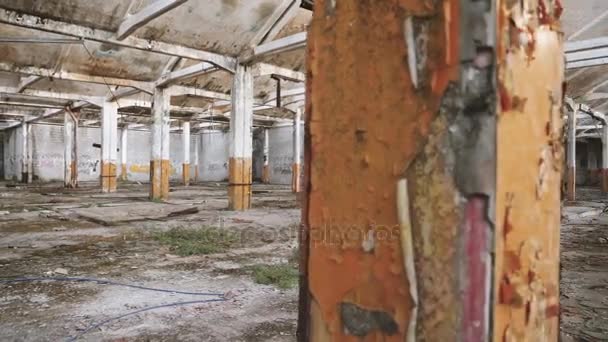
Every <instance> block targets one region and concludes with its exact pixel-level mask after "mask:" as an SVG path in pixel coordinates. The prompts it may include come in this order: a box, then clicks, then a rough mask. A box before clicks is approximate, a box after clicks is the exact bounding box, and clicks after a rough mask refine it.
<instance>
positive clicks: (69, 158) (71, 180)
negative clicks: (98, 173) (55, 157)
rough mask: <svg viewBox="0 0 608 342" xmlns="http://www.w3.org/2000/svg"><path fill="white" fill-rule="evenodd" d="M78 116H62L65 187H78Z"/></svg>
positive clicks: (72, 114)
mask: <svg viewBox="0 0 608 342" xmlns="http://www.w3.org/2000/svg"><path fill="white" fill-rule="evenodd" d="M77 146H78V118H77V117H76V115H75V114H74V113H69V112H66V113H65V114H64V116H63V147H64V150H63V158H64V159H63V160H64V166H63V167H64V174H63V183H64V186H65V187H66V188H76V187H78V147H77Z"/></svg>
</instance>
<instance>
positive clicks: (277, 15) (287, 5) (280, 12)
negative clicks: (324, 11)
mask: <svg viewBox="0 0 608 342" xmlns="http://www.w3.org/2000/svg"><path fill="white" fill-rule="evenodd" d="M298 8H299V0H283V1H282V2H281V3H280V4H279V5H278V6H277V8H276V9H275V10H274V12H272V14H271V15H270V17H269V18H268V20H266V22H265V23H264V26H262V27H261V28H260V29H259V30H258V32H257V33H256V34H255V36H254V37H253V39H252V40H251V42H250V43H249V44H250V45H251V46H252V47H253V46H258V45H260V44H262V43H265V42H268V41H272V40H273V39H274V38H275V37H276V36H277V35H278V34H279V32H280V31H281V30H282V29H283V27H285V25H287V23H288V22H289V21H290V20H291V19H292V18H293V17H294V16H295V15H296V13H297V11H298Z"/></svg>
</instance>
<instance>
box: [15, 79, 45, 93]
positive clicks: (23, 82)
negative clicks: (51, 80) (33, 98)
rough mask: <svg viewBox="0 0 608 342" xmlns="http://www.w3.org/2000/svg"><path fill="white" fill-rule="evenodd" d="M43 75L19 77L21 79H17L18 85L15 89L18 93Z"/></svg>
mask: <svg viewBox="0 0 608 342" xmlns="http://www.w3.org/2000/svg"><path fill="white" fill-rule="evenodd" d="M42 78H43V77H42V76H35V75H33V76H25V77H21V80H20V81H19V85H18V86H17V89H16V91H17V92H18V93H20V92H22V91H24V90H25V88H27V87H29V86H31V85H32V84H34V83H36V82H38V81H40V80H41V79H42Z"/></svg>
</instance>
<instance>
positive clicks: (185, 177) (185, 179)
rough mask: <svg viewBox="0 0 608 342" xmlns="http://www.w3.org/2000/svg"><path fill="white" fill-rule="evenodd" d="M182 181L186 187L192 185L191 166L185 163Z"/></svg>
mask: <svg viewBox="0 0 608 342" xmlns="http://www.w3.org/2000/svg"><path fill="white" fill-rule="evenodd" d="M182 181H183V182H184V185H185V186H188V185H190V164H186V163H184V164H183V165H182Z"/></svg>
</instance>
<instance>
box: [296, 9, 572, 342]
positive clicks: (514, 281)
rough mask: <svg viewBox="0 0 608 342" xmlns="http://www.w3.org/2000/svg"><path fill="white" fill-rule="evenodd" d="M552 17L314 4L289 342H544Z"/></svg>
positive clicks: (558, 65)
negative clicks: (294, 312) (293, 326)
mask: <svg viewBox="0 0 608 342" xmlns="http://www.w3.org/2000/svg"><path fill="white" fill-rule="evenodd" d="M560 10H561V9H560V8H559V3H558V2H555V1H545V2H544V3H542V6H541V4H540V3H539V2H537V1H528V0H524V1H517V2H513V1H511V2H499V1H475V0H445V1H443V2H431V1H425V0H411V1H400V0H385V1H382V2H374V1H355V0H350V1H348V0H347V1H341V2H336V1H332V0H317V1H315V11H314V14H313V20H312V23H311V29H310V32H309V35H308V43H307V48H308V57H307V63H308V77H307V82H308V85H307V87H306V88H307V96H306V99H307V104H306V110H307V113H306V125H305V131H306V144H305V145H306V147H305V160H306V162H305V163H304V175H305V180H306V181H305V188H306V189H307V192H306V197H305V201H304V207H303V225H304V228H303V230H302V231H301V236H300V239H301V240H300V241H301V248H300V251H301V264H300V268H301V272H302V274H301V284H300V285H301V286H300V291H301V292H300V309H301V311H300V320H299V327H298V337H299V340H300V341H313V342H316V341H418V340H421V341H467V342H476V341H479V342H481V341H489V340H494V341H505V340H506V341H519V340H522V341H523V340H529V341H532V340H534V341H539V340H547V341H556V340H557V316H556V314H557V312H556V304H557V292H556V290H557V280H558V279H557V272H558V260H559V259H558V253H557V252H558V248H559V219H560V215H559V209H560V208H559V207H560V206H559V181H560V168H561V161H562V160H563V150H562V145H561V141H560V139H559V137H560V132H561V129H562V123H561V117H560V115H561V114H560V108H561V101H562V95H563V94H562V92H561V91H562V78H563V74H564V65H563V55H562V46H561V45H562V43H561V41H560V35H559V24H558V21H557V20H558V19H557V18H558V17H559V12H560ZM524 13H525V14H526V15H523V14H524ZM531 13H532V14H533V15H529V14H531ZM461 23H462V25H461ZM515 246H520V247H521V248H520V249H517V248H515ZM494 252H495V253H496V255H495V258H494ZM545 304H546V305H545ZM520 338H523V339H520Z"/></svg>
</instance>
